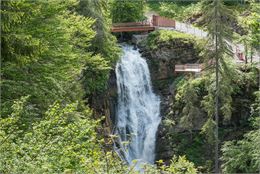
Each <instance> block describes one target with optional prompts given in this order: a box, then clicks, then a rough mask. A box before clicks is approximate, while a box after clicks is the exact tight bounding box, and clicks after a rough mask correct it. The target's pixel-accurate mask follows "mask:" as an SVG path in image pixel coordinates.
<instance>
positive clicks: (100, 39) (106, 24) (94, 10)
mask: <svg viewBox="0 0 260 174" xmlns="http://www.w3.org/2000/svg"><path fill="white" fill-rule="evenodd" d="M108 6H109V4H108V1H106V0H99V1H92V0H80V1H79V4H78V5H77V6H76V11H77V12H78V13H79V14H80V15H83V16H85V17H91V18H93V19H95V22H94V24H93V27H92V28H93V29H94V30H95V31H96V35H95V37H94V39H93V40H92V41H91V46H90V48H89V49H90V50H91V51H93V52H94V53H95V54H101V55H102V57H104V59H106V60H107V61H108V63H109V65H113V64H114V63H115V62H116V61H117V60H118V57H119V53H120V50H119V47H118V45H117V43H116V38H115V37H114V36H113V35H112V34H111V33H110V26H111V23H112V20H111V19H110V17H109V16H110V10H109V7H108Z"/></svg>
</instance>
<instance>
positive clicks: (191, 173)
mask: <svg viewBox="0 0 260 174" xmlns="http://www.w3.org/2000/svg"><path fill="white" fill-rule="evenodd" d="M166 171H169V172H170V173H176V174H195V173H197V169H196V168H195V166H194V164H193V163H191V162H189V161H188V160H187V159H186V157H185V156H179V158H177V157H173V159H172V161H171V165H170V166H169V168H167V170H166Z"/></svg>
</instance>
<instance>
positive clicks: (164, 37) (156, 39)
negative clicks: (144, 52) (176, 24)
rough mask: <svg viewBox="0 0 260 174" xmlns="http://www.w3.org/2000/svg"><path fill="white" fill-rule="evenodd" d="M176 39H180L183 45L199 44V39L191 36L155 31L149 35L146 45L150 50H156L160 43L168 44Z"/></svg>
mask: <svg viewBox="0 0 260 174" xmlns="http://www.w3.org/2000/svg"><path fill="white" fill-rule="evenodd" d="M176 39H182V42H183V43H191V44H197V43H199V42H201V40H202V39H199V38H197V37H195V36H193V35H190V34H186V33H181V32H177V31H173V30H157V31H154V32H152V33H150V34H149V35H148V37H147V40H146V44H147V45H148V46H149V48H151V49H156V48H157V47H158V44H160V43H167V42H168V43H169V42H171V41H173V40H176Z"/></svg>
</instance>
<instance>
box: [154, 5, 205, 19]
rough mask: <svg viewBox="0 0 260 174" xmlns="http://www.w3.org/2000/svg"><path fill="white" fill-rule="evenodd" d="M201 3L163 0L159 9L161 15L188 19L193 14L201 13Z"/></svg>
mask: <svg viewBox="0 0 260 174" xmlns="http://www.w3.org/2000/svg"><path fill="white" fill-rule="evenodd" d="M201 8H202V7H201V3H198V2H197V3H191V4H188V5H183V4H180V3H176V2H161V3H160V7H159V9H158V13H159V15H160V16H165V17H169V18H173V19H176V20H179V21H186V20H187V19H189V18H191V17H192V16H196V15H198V14H200V13H201Z"/></svg>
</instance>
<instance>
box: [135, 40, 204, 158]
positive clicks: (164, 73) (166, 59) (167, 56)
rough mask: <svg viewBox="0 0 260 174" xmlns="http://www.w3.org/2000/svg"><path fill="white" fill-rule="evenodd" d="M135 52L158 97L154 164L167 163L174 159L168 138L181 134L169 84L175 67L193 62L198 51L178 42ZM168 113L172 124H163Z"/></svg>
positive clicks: (171, 87) (172, 87)
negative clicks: (159, 112)
mask: <svg viewBox="0 0 260 174" xmlns="http://www.w3.org/2000/svg"><path fill="white" fill-rule="evenodd" d="M139 49H140V52H141V53H142V55H143V57H144V58H145V59H146V60H147V62H148V65H149V69H150V73H151V78H152V83H153V88H154V90H155V92H156V93H157V94H158V95H160V97H161V116H162V122H161V124H160V126H159V128H158V132H157V144H156V160H159V159H163V160H164V161H165V162H166V163H169V161H170V159H171V158H172V156H173V155H174V150H173V146H174V145H173V143H174V142H173V140H171V138H170V136H168V135H169V134H172V133H177V132H183V131H185V129H184V128H182V126H181V125H180V124H178V121H177V120H179V119H180V114H179V112H178V111H174V109H173V105H174V95H175V89H174V86H173V81H174V79H175V78H176V77H178V76H179V75H181V74H176V73H174V68H175V65H176V64H186V63H195V62H197V61H198V60H199V51H198V50H197V49H196V47H195V45H194V43H192V42H187V40H185V39H181V38H178V39H174V40H171V41H170V42H162V43H159V45H157V47H156V48H155V49H150V48H149V47H148V46H146V45H141V44H139ZM169 113H170V115H171V116H170V122H171V121H172V123H166V116H167V115H168V116H167V117H168V118H167V120H169ZM198 118H200V117H198ZM199 121H200V122H201V120H197V121H196V120H194V122H195V123H196V122H197V123H198V122H199ZM198 125H199V126H196V127H194V129H196V130H198V129H200V128H201V126H200V125H202V124H201V123H199V124H198Z"/></svg>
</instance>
